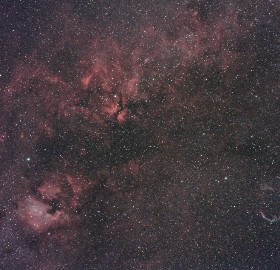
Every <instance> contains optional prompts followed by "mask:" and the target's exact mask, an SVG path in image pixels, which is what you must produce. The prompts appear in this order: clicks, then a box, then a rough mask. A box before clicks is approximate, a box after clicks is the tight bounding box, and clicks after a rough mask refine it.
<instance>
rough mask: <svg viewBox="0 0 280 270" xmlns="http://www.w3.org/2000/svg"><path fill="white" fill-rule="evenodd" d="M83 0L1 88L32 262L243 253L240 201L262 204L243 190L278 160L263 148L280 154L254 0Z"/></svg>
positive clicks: (130, 265)
mask: <svg viewBox="0 0 280 270" xmlns="http://www.w3.org/2000/svg"><path fill="white" fill-rule="evenodd" d="M67 2H68V1H67ZM70 2H73V3H72V4H70ZM74 2H75V1H69V4H65V5H60V4H55V5H54V6H55V9H54V10H53V11H52V13H51V14H52V16H50V19H48V20H47V22H46V23H44V24H43V26H42V27H41V28H40V31H39V33H38V37H37V39H36V41H34V44H33V45H32V46H31V48H30V49H29V52H28V53H27V54H26V55H25V56H24V57H22V58H21V59H20V60H18V63H17V64H16V65H15V69H14V71H13V72H12V74H11V76H10V80H9V82H8V83H6V84H5V86H4V87H3V91H2V95H1V105H2V104H3V110H2V109H1V112H3V116H0V120H1V127H0V147H1V148H0V154H1V155H3V163H1V164H3V168H4V169H3V172H4V173H3V175H4V176H3V179H9V183H10V187H11V188H7V187H5V185H3V191H0V195H1V196H2V197H3V201H5V202H6V204H7V207H6V206H5V207H6V208H7V209H8V211H9V213H11V215H13V218H14V219H15V220H17V221H18V222H19V225H15V226H18V227H20V228H23V231H24V233H26V235H27V236H26V238H28V237H30V235H32V237H33V238H32V241H29V240H28V241H29V242H28V241H27V242H28V243H29V244H28V245H30V246H31V248H30V249H32V248H33V250H36V252H37V251H38V254H40V255H38V256H39V257H40V259H39V261H38V262H34V261H35V260H33V262H32V263H31V264H32V266H34V267H33V268H32V269H46V270H47V269H73V270H75V269H155V270H156V269H204V268H205V269H206V268H207V269H208V267H202V268H195V267H191V268H186V267H185V266H186V263H185V261H188V262H189V261H190V262H191V263H193V264H194V265H196V263H197V262H198V261H199V260H200V259H197V258H202V259H201V260H202V261H203V260H204V259H203V258H204V254H205V252H206V253H207V256H208V257H207V260H208V259H209V260H208V262H209V261H216V259H217V258H218V259H219V260H223V259H224V258H228V256H227V255H224V253H223V252H224V251H223V248H224V246H233V247H232V250H231V249H230V248H229V251H228V252H229V254H231V255H230V256H232V254H235V253H234V249H235V248H236V247H238V248H239V245H240V241H239V240H238V241H239V242H238V241H237V240H236V238H237V239H240V235H238V237H235V235H236V234H238V233H236V228H238V226H237V225H235V223H236V222H235V221H236V220H237V219H238V220H239V219H240V220H243V219H244V218H241V216H240V217H239V216H238V215H237V216H238V218H236V219H235V216H234V213H237V212H238V211H237V209H239V208H238V207H239V205H242V207H243V208H246V207H248V208H249V209H250V211H251V210H252V208H254V207H255V206H252V203H251V201H250V200H252V201H253V199H252V197H253V196H251V197H250V196H248V197H247V193H246V194H245V195H244V192H245V190H248V189H251V190H254V189H255V188H256V184H255V182H254V180H255V178H254V177H255V174H257V173H256V172H258V171H260V170H261V169H259V167H260V165H259V164H263V163H266V164H267V163H269V164H270V165H266V166H267V167H266V168H268V169H267V170H271V171H272V169H271V167H272V165H271V164H272V162H270V161H268V158H266V159H265V161H264V162H263V163H261V162H260V163H259V164H257V165H255V164H256V163H257V161H258V160H257V158H255V156H254V155H257V154H259V153H261V154H260V155H263V156H266V157H267V156H269V155H270V154H271V155H272V156H273V155H274V156H273V157H274V159H275V160H277V158H275V153H276V152H273V151H272V150H264V151H271V152H268V153H269V154H267V153H266V152H265V153H264V152H261V150H260V149H268V148H269V147H270V146H269V147H266V145H265V146H263V144H262V143H263V141H265V140H267V138H268V137H270V132H274V133H277V128H276V127H274V126H269V127H267V128H266V127H264V124H263V123H264V122H267V120H266V119H270V117H271V115H274V117H275V118H276V119H277V117H276V116H275V115H276V114H274V113H271V112H269V110H268V109H270V106H268V105H266V104H264V102H261V100H262V97H264V93H263V92H262V91H261V90H259V89H260V88H262V87H266V86H265V83H263V84H261V83H259V81H260V80H261V77H262V72H260V70H264V68H263V67H262V66H261V65H262V64H263V62H265V61H263V62H262V61H261V60H260V59H259V58H261V57H260V54H261V53H260V51H261V52H262V50H264V49H262V47H263V46H261V45H259V44H257V42H256V39H257V38H256V36H257V34H255V33H257V29H258V27H259V24H257V22H256V21H257V19H256V18H259V20H261V19H260V18H262V17H261V16H259V17H258V16H257V15H258V14H255V13H254V14H255V15H256V16H255V15H250V16H245V15H246V14H247V13H246V12H245V11H246V10H247V9H249V10H250V9H251V5H250V3H249V2H250V1H243V2H242V1H236V2H238V3H235V4H233V3H231V4H228V5H226V4H224V3H223V4H220V5H217V7H216V4H213V6H212V5H209V4H208V3H207V1H198V2H202V4H201V3H200V4H198V3H197V4H194V3H192V1H176V2H180V3H181V2H188V3H181V4H179V3H177V4H176V3H167V2H166V1H162V2H164V4H160V5H159V4H156V3H157V1H151V2H156V3H153V5H158V8H157V9H155V10H153V9H152V8H150V6H149V5H150V4H151V3H149V5H147V6H146V5H144V4H143V7H142V9H139V10H138V9H136V8H135V3H134V4H133V3H132V2H134V1H132V2H131V3H126V4H125V5H126V7H125V8H124V9H125V12H124V11H123V12H124V13H123V16H124V18H122V17H121V16H120V15H119V14H118V16H116V17H118V19H116V18H115V16H113V15H112V18H111V19H110V20H105V18H106V16H107V15H106V14H107V11H106V13H104V14H105V15H104V14H103V15H102V16H100V17H99V15H98V14H97V13H98V11H95V9H94V8H96V9H97V10H98V5H99V4H98V3H99V2H98V1H95V2H96V3H95V4H93V3H92V5H93V6H94V8H93V7H92V8H91V9H89V10H91V12H95V13H94V14H95V15H94V19H92V18H91V17H92V15H91V14H88V11H87V10H84V9H83V8H82V7H81V6H80V5H81V4H79V3H76V2H75V3H74ZM113 2H114V3H115V1H113ZM121 2H122V1H121ZM124 2H126V1H124ZM140 2H141V1H140ZM189 2H190V3H189ZM204 2H205V5H204V4H203V3H204ZM208 2H209V1H208ZM213 2H217V1H213ZM218 2H219V1H218ZM230 2H232V1H230ZM247 2H248V3H247ZM221 3H222V2H221ZM88 5H89V6H90V5H91V4H90V3H88ZM103 5H104V7H105V6H106V5H107V4H106V3H103V4H102V5H101V4H100V6H103ZM79 8H82V10H83V11H80V12H81V13H79V12H78V10H79ZM136 10H138V11H137V12H136ZM108 12H109V11H108ZM254 12H256V13H258V12H261V11H254ZM275 12H276V11H275ZM112 13H114V11H112ZM276 13H277V12H276ZM81 14H82V15H81ZM119 16H120V17H119ZM254 16H255V17H254ZM126 20H127V21H131V22H130V23H127V22H126ZM258 42H260V43H261V41H258ZM261 44H262V43H261ZM260 48H261V49H260ZM267 50H268V51H269V50H271V51H272V49H270V47H269V49H267ZM269 52H270V51H269ZM271 61H272V60H271ZM263 65H264V64H263ZM256 66H257V67H258V68H257V67H256ZM267 69H268V70H269V71H271V72H273V71H272V69H271V68H270V67H269V68H267ZM268 73H269V72H267V74H266V75H265V76H264V77H265V78H266V79H265V80H266V81H269V88H270V89H275V85H277V83H278V82H276V79H275V78H276V76H274V77H275V78H274V79H273V78H270V77H269V76H270V75H268ZM271 76H272V75H271ZM267 89H268V87H267V88H266V90H267ZM275 92H277V91H272V90H267V91H266V93H265V94H266V97H265V100H266V101H267V100H268V101H267V102H268V103H269V104H273V106H272V107H271V108H272V109H271V110H277V104H276V102H275V100H277V98H276V97H277V93H275ZM259 115H263V118H260V116H259ZM260 130H261V132H260ZM275 130H276V131H275ZM258 132H259V133H258ZM258 134H261V135H259V136H258ZM258 138H261V139H259V140H258ZM276 141H277V140H276V139H275V140H272V142H271V145H272V146H271V147H270V148H269V149H272V148H273V146H275V144H276ZM256 145H260V146H259V148H258V147H256ZM258 151H260V152H258ZM274 159H273V160H274ZM254 162H256V163H254ZM274 162H275V161H274ZM1 164H0V165H1ZM253 166H255V167H254V168H256V169H254V170H255V171H254V173H253V172H251V171H249V168H250V169H251V168H252V167H253ZM252 171H253V169H252ZM16 179H20V180H16ZM231 179H235V181H234V180H231ZM240 179H249V180H248V182H246V183H244V182H242V181H241V180H240ZM252 179H254V180H252ZM0 180H1V181H2V178H1V179H0ZM5 181H6V180H3V183H6V182H5ZM231 181H232V182H231ZM235 183H236V184H235ZM5 193H7V194H5ZM11 198H12V199H11ZM225 198H226V199H225ZM227 200H228V201H227ZM221 201H222V202H223V204H219V203H218V202H221ZM241 201H242V202H241ZM225 204H226V206H224V205H225ZM221 205H222V206H221ZM248 205H249V206H248ZM273 206H274V205H273ZM6 208H5V209H6ZM240 208H241V206H240ZM213 209H215V211H214V210H213ZM228 209H230V210H228ZM273 210H274V208H273ZM1 211H2V210H1V209H0V218H1ZM5 211H6V210H5ZM211 211H212V212H211ZM234 211H235V212H234ZM240 212H241V211H240V210H239V212H238V213H240ZM269 213H270V212H269ZM261 215H262V216H263V217H266V216H265V215H264V212H261ZM266 219H267V220H270V219H268V218H266ZM221 220H222V221H225V222H226V221H227V220H229V222H228V223H226V224H227V225H224V224H222V222H221ZM230 221H231V222H230ZM242 222H243V221H242ZM15 224H16V223H15ZM231 226H232V227H231ZM244 226H248V224H247V223H246V224H245V225H244ZM228 227H229V229H227V228H228ZM216 228H218V229H216ZM225 228H226V229H225ZM232 228H233V229H232ZM220 232H221V235H223V236H224V235H226V237H220V235H219V233H220ZM228 234H232V235H233V236H232V238H234V241H235V240H236V242H234V241H232V242H233V244H232V243H230V245H229V243H227V242H226V241H227V240H224V239H228V238H230V237H231V236H228ZM34 239H35V240H34ZM217 239H219V241H218V240H217ZM30 242H31V244H30ZM204 242H206V243H207V245H204V244H201V243H204ZM241 242H242V241H241ZM0 243H1V242H0ZM231 244H232V245H231ZM26 245H27V244H26ZM206 246H207V248H209V250H210V251H209V250H207V251H205V250H206V248H205V247H206ZM214 246H215V248H213V247H214ZM216 247H217V248H216ZM7 250H8V251H7V252H9V249H7ZM244 252H245V251H244ZM0 253H1V249H0ZM32 254H33V253H32ZM34 254H35V251H34ZM46 254H47V255H46ZM49 254H50V255H49ZM57 254H58V255H57ZM217 254H218V255H217ZM30 256H31V255H30ZM36 256H37V255H34V257H36ZM57 256H58V257H59V256H60V257H61V258H62V259H61V261H59V262H58V261H56V260H57V259H56V257H57ZM26 257H28V256H26ZM69 257H71V258H70V259H69ZM80 258H82V259H81V260H80ZM185 258H187V259H185ZM218 259H217V260H218ZM0 260H1V258H0ZM79 260H80V261H79ZM205 260H206V259H205ZM78 261H79V262H78ZM177 262H178V263H177ZM8 263H9V260H8ZM8 263H7V264H8ZM28 263H29V262H26V265H28ZM176 263H177V264H176ZM95 265H97V266H96V268H94V267H95ZM187 265H191V264H187ZM26 267H27V268H22V269H29V268H28V266H26ZM215 267H216V266H215ZM232 267H235V265H234V266H232ZM0 268H1V264H0ZM8 269H10V268H8ZM15 269H18V268H15ZM30 269H31V268H30ZM213 269H214V268H213ZM215 269H220V268H219V267H217V268H215ZM236 269H237V268H236ZM244 269H245V268H244Z"/></svg>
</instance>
